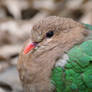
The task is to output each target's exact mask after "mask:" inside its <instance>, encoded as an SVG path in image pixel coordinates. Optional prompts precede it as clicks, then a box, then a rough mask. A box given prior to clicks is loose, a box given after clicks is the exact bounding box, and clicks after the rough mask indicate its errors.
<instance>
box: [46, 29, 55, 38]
mask: <svg viewBox="0 0 92 92" xmlns="http://www.w3.org/2000/svg"><path fill="white" fill-rule="evenodd" d="M53 35H54V32H53V31H52V30H51V31H49V32H47V33H46V37H47V38H51V37H52V36H53Z"/></svg>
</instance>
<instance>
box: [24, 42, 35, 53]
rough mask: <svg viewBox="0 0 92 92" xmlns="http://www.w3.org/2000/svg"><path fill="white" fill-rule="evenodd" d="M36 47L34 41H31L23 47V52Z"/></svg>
mask: <svg viewBox="0 0 92 92" xmlns="http://www.w3.org/2000/svg"><path fill="white" fill-rule="evenodd" d="M35 47H36V43H31V44H29V45H28V46H27V47H25V49H24V54H27V53H28V52H29V51H31V50H32V49H33V48H35Z"/></svg>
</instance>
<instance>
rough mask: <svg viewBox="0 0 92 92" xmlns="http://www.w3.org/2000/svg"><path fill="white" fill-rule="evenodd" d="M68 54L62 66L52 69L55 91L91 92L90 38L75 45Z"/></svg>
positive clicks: (91, 52)
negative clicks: (65, 62)
mask: <svg viewBox="0 0 92 92" xmlns="http://www.w3.org/2000/svg"><path fill="white" fill-rule="evenodd" d="M87 26H88V25H87ZM68 56H69V60H68V61H67V62H68V63H67V64H66V65H65V67H64V68H62V67H56V68H54V69H53V71H52V78H51V79H52V83H53V84H54V85H55V87H56V92H92V40H88V41H85V42H83V43H82V44H80V45H78V46H75V47H74V48H72V49H71V50H70V51H69V52H68Z"/></svg>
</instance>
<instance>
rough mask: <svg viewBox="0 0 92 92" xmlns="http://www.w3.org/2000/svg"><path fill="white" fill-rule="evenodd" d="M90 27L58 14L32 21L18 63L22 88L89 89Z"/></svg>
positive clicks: (50, 91)
mask: <svg viewBox="0 0 92 92" xmlns="http://www.w3.org/2000/svg"><path fill="white" fill-rule="evenodd" d="M91 28H92V26H91V25H88V24H83V23H79V22H77V21H75V20H73V19H71V18H64V17H58V16H49V17H46V18H43V19H41V20H40V21H38V22H37V23H35V24H34V26H33V28H32V30H31V33H30V38H29V39H28V40H27V41H26V42H25V44H24V47H23V49H22V50H21V52H20V55H19V59H18V63H17V68H18V72H19V77H20V80H21V83H22V85H23V90H24V92H92V31H91V30H92V29H91Z"/></svg>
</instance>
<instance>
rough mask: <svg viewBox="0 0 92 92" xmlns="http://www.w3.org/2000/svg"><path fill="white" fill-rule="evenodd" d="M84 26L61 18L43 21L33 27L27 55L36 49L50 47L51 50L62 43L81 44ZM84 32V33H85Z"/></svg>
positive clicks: (53, 17)
mask: <svg viewBox="0 0 92 92" xmlns="http://www.w3.org/2000/svg"><path fill="white" fill-rule="evenodd" d="M81 29H83V26H82V25H81V24H80V23H77V22H75V21H73V20H72V19H69V18H60V17H56V16H51V17H47V18H45V19H42V20H41V21H39V22H38V23H36V24H35V25H34V26H33V29H32V31H31V42H29V44H28V45H27V46H26V48H25V49H24V53H25V54H27V53H28V52H30V51H31V50H33V49H34V48H35V47H37V46H38V47H46V46H47V47H48V46H49V48H50V49H51V48H53V47H55V46H57V45H60V44H61V43H66V42H68V41H70V44H72V42H75V43H77V42H78V41H79V42H80V41H81V40H80V39H82V38H83V34H85V31H84V30H81ZM83 31H84V32H83Z"/></svg>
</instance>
